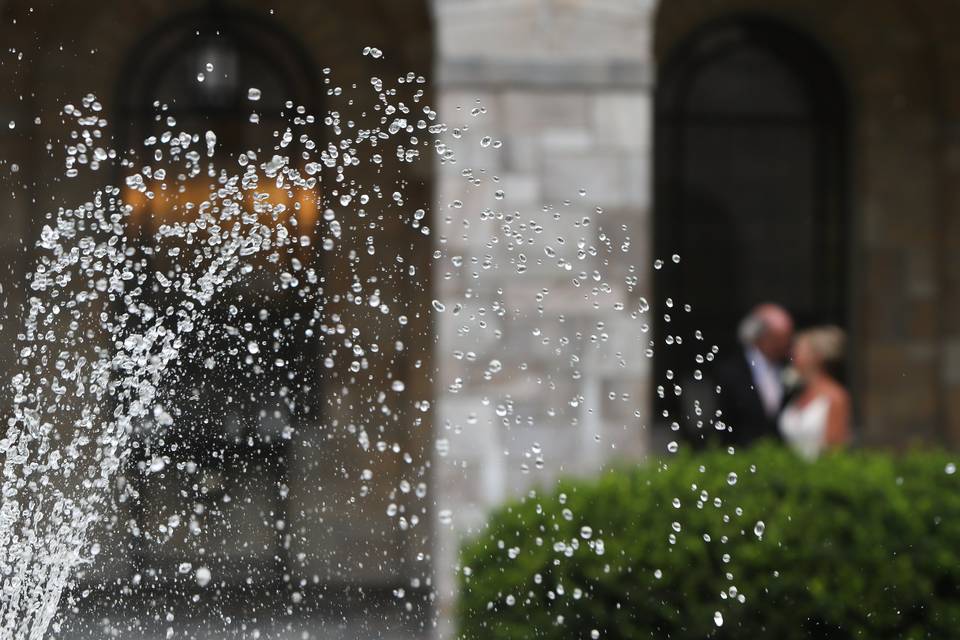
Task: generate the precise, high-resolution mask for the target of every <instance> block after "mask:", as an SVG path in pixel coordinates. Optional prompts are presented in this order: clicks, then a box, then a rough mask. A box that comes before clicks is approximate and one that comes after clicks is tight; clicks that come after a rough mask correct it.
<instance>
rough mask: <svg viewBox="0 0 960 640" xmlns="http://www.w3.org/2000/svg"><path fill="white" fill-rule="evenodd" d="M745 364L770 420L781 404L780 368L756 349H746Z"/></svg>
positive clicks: (781, 384)
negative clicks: (748, 366)
mask: <svg viewBox="0 0 960 640" xmlns="http://www.w3.org/2000/svg"><path fill="white" fill-rule="evenodd" d="M746 355H747V362H748V363H749V364H750V373H751V374H752V375H753V386H754V388H756V390H757V393H758V394H759V395H760V401H761V402H762V403H763V410H764V411H765V412H766V413H767V415H768V416H770V417H771V418H772V417H773V416H775V415H777V413H778V412H779V411H780V406H781V404H782V403H783V383H782V382H781V380H780V367H778V366H777V365H775V364H774V363H772V362H770V361H769V360H767V357H766V356H764V355H763V353H761V352H760V350H759V349H757V348H756V347H749V348H748V349H747V353H746Z"/></svg>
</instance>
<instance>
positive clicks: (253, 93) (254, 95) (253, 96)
mask: <svg viewBox="0 0 960 640" xmlns="http://www.w3.org/2000/svg"><path fill="white" fill-rule="evenodd" d="M260 96H261V92H260V89H257V88H256V87H250V88H249V89H247V100H250V101H251V102H256V101H258V100H259V99H260Z"/></svg>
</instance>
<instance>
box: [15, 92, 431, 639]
mask: <svg viewBox="0 0 960 640" xmlns="http://www.w3.org/2000/svg"><path fill="white" fill-rule="evenodd" d="M423 83H424V80H423V78H422V77H415V76H412V75H411V76H410V77H402V78H400V79H399V82H398V84H399V85H403V86H405V87H407V88H409V89H410V91H408V92H407V93H406V94H404V92H402V91H397V89H396V88H395V87H389V88H388V87H386V86H385V85H386V84H387V83H385V82H383V81H382V80H380V79H377V78H374V79H373V80H372V82H371V86H372V88H373V91H374V92H375V93H376V99H377V102H378V108H377V111H378V112H379V113H378V114H376V115H377V117H376V119H375V120H374V124H373V125H372V126H370V127H369V128H360V127H354V124H353V123H352V122H350V123H349V124H348V123H347V122H345V121H342V120H341V118H340V117H339V115H338V114H337V113H336V112H330V113H328V114H326V115H325V116H324V117H323V118H321V121H323V122H324V123H325V125H326V131H327V132H329V133H330V134H332V135H331V138H332V139H331V140H330V141H316V140H314V139H313V138H311V137H310V136H308V135H307V133H305V131H306V129H307V126H306V125H312V124H314V123H315V122H316V120H315V118H314V116H312V115H307V114H305V111H304V109H303V108H302V107H299V108H297V107H295V105H293V104H289V103H288V105H287V106H288V108H289V109H290V113H291V114H292V116H291V117H290V118H289V124H290V126H288V127H287V128H286V130H285V131H284V132H283V133H282V134H280V135H279V139H278V140H276V146H275V147H274V149H273V153H267V154H263V153H259V152H257V151H255V150H245V151H243V152H242V153H240V154H238V155H237V156H236V157H235V158H234V159H228V160H227V161H226V162H222V163H218V162H216V161H215V160H214V155H215V151H216V149H217V145H218V138H217V134H216V132H214V131H206V132H203V133H199V132H188V131H181V130H177V129H176V121H175V119H174V118H172V117H166V118H165V119H164V121H165V123H166V124H167V126H168V128H167V129H166V130H165V131H164V132H162V134H160V135H159V136H150V137H148V138H147V139H145V140H144V141H143V144H142V148H141V155H142V156H144V157H147V158H149V160H150V161H149V162H147V163H145V164H143V165H142V166H138V161H137V159H136V157H130V156H126V155H123V154H120V153H118V152H117V151H115V150H113V149H106V148H103V147H102V146H98V145H96V143H95V140H100V139H102V138H103V137H104V136H102V135H101V134H102V131H103V130H105V128H106V127H107V122H106V121H105V120H104V119H103V118H102V116H101V115H100V112H101V110H102V107H101V105H100V103H99V102H98V101H97V100H96V98H95V97H94V96H92V95H88V96H86V97H85V98H84V99H83V100H82V102H81V106H74V105H66V106H65V107H64V108H63V113H62V115H63V116H64V117H65V118H67V119H72V121H73V122H74V123H75V125H76V126H78V127H79V129H80V131H78V132H77V135H76V136H75V137H76V138H79V139H81V140H86V141H89V144H87V145H86V146H85V148H82V149H80V150H79V152H78V149H77V147H76V146H74V147H71V148H68V150H67V155H66V159H65V165H66V175H67V177H68V178H72V177H76V176H77V175H78V174H79V171H80V170H82V169H88V170H90V171H97V170H98V169H100V168H101V165H104V166H105V165H107V164H108V163H112V166H113V167H119V168H120V170H121V171H122V172H123V173H124V177H123V180H122V186H116V185H105V186H103V187H102V188H100V189H99V190H97V191H96V192H95V193H94V194H92V197H91V198H90V200H88V201H86V202H81V203H78V204H76V205H74V206H72V207H63V208H60V209H59V210H57V211H56V212H54V213H52V214H50V215H49V216H48V219H49V222H48V223H47V224H45V225H44V227H43V230H42V232H41V234H40V239H39V241H38V242H37V248H38V253H39V257H38V259H37V261H36V266H35V268H34V270H33V272H32V273H31V274H30V275H29V277H28V282H29V289H30V296H29V300H28V301H27V308H26V310H25V318H24V320H23V329H22V333H21V335H20V338H19V347H18V350H19V358H18V369H19V372H18V373H17V374H16V375H15V376H14V378H13V382H12V393H13V410H12V417H11V418H10V419H9V423H8V427H7V430H6V434H5V436H4V437H3V439H2V440H0V453H2V454H3V456H4V458H5V460H4V465H3V484H2V495H3V504H2V507H0V580H2V582H0V596H2V597H0V630H2V632H0V636H2V637H4V638H11V639H18V640H19V639H28V638H29V639H31V640H32V639H36V638H40V637H42V636H43V635H44V634H45V632H46V630H47V628H48V627H49V626H50V624H51V621H53V619H54V617H55V615H56V613H57V610H58V605H59V602H60V599H61V596H62V595H63V593H64V591H65V590H67V589H69V588H70V587H71V577H72V575H73V574H74V572H75V570H76V569H77V568H78V567H80V566H83V565H85V564H89V563H92V562H93V561H94V558H95V556H96V555H97V554H98V553H99V545H98V544H97V543H96V542H93V541H92V540H91V532H92V531H93V529H94V527H96V526H97V525H98V523H99V522H100V521H101V520H102V519H103V517H104V515H105V514H106V513H107V512H108V510H109V509H110V508H111V504H112V502H113V500H114V498H115V495H116V493H117V490H118V488H117V485H116V483H115V480H116V479H117V477H118V474H119V472H120V470H121V469H122V468H123V467H124V465H125V464H126V463H127V460H128V459H129V457H130V454H131V438H132V437H133V434H135V433H137V431H138V430H139V429H141V427H142V425H143V424H144V423H146V422H153V423H154V424H156V425H159V426H160V427H161V428H163V427H169V426H170V425H171V424H172V422H173V418H172V417H171V416H170V415H169V414H168V413H167V411H166V410H165V408H164V405H163V403H162V400H163V399H164V398H163V396H164V394H165V393H167V391H165V390H169V389H170V388H172V387H173V386H175V383H176V380H177V378H178V376H179V375H180V372H179V369H178V367H176V366H175V364H176V363H177V361H178V360H180V359H181V358H187V357H190V356H191V355H192V354H189V353H185V349H186V347H185V345H186V344H188V342H189V340H188V337H189V336H190V335H191V334H192V335H196V334H204V333H208V334H209V333H221V332H223V331H224V330H225V327H223V326H221V325H219V324H218V323H219V322H220V320H219V319H218V316H217V315H216V314H213V313H211V312H210V310H211V309H212V308H213V307H215V306H216V305H218V304H220V303H221V301H222V299H223V298H224V296H225V295H226V294H227V292H230V291H231V290H232V288H233V287H235V286H236V285H238V284H239V283H242V282H245V281H252V280H253V279H255V278H258V277H260V278H262V277H264V273H266V274H268V276H267V277H268V278H270V279H272V280H273V286H274V287H275V288H276V289H277V290H280V289H289V288H297V289H298V293H299V296H300V298H301V300H302V301H303V302H304V306H303V308H304V309H305V310H308V311H309V310H310V309H311V308H312V309H313V310H314V315H315V316H316V315H318V310H322V308H323V306H324V303H325V301H326V298H325V294H324V290H323V287H322V286H320V284H319V283H318V279H319V278H318V276H317V275H316V273H315V272H314V271H313V270H312V269H309V268H304V267H303V265H302V263H301V262H300V260H299V259H298V257H297V256H298V255H299V254H300V253H302V252H310V251H314V249H313V248H312V245H313V238H312V235H313V234H314V231H315V228H316V230H317V233H319V234H321V235H322V236H323V237H322V240H321V245H322V247H323V249H324V250H326V251H332V250H334V248H335V245H336V244H337V243H338V241H340V238H341V234H340V231H339V225H340V223H339V222H338V220H337V214H336V213H335V209H342V208H344V207H347V205H350V204H351V202H352V201H355V205H354V208H353V209H351V210H352V211H354V212H356V207H357V206H359V207H361V209H360V211H361V215H362V205H363V203H366V202H367V201H369V199H370V196H369V195H367V194H368V193H374V194H376V196H377V197H382V194H383V193H384V192H386V193H392V196H389V198H390V201H392V202H393V203H395V204H398V205H399V204H402V202H403V185H386V186H389V187H390V188H389V189H383V188H381V187H380V186H378V185H367V186H366V187H364V186H363V185H361V184H360V183H359V182H358V181H357V180H353V179H351V171H352V169H353V168H354V167H357V166H359V165H360V164H361V162H363V163H367V164H369V163H373V164H378V165H379V164H382V159H381V156H380V155H379V154H380V153H381V152H382V151H383V150H385V149H386V148H388V144H390V141H391V140H397V141H398V142H396V146H397V151H396V155H397V158H398V161H399V162H407V163H410V162H415V161H416V160H417V159H418V158H419V147H422V146H424V145H425V144H427V142H426V138H424V139H423V140H421V139H418V137H417V136H419V135H424V136H427V137H429V136H430V135H431V133H439V132H440V130H442V125H439V124H438V123H436V122H435V120H436V113H435V112H433V111H432V110H431V109H430V108H429V107H426V106H424V107H419V106H418V108H420V109H421V114H420V117H419V118H417V119H415V118H414V116H413V114H412V107H413V106H414V105H416V104H417V103H419V102H420V101H421V99H422V95H423V90H422V85H423ZM403 86H402V87H401V89H402V88H403ZM260 96H261V93H260V91H259V90H258V89H255V88H251V89H250V90H249V94H248V97H249V99H250V100H251V101H258V100H259V99H260ZM404 96H405V97H404ZM404 99H405V100H407V101H408V102H406V103H405V102H404V101H403V100H404ZM157 106H158V116H159V114H160V113H162V111H163V110H164V108H165V107H164V106H163V105H157ZM384 114H386V115H384ZM159 119H160V118H159V117H158V120H159ZM298 127H299V128H300V130H301V131H300V132H298V134H299V135H298V136H297V137H296V140H295V139H294V131H295V130H296V129H297V128H298ZM91 132H93V133H95V135H92V133H91ZM87 150H89V153H88V152H87ZM324 171H328V172H330V173H331V174H332V175H331V176H330V177H331V183H332V188H330V187H327V189H328V191H329V193H324V190H323V189H321V174H322V173H323V172H324ZM203 181H206V182H207V183H209V184H210V187H209V188H203V189H201V190H200V191H199V192H198V191H197V190H196V188H195V187H196V185H198V184H201V183H202V182H203ZM170 194H180V195H181V196H182V194H186V196H185V197H181V198H180V199H179V200H174V202H175V204H173V205H171V207H170V211H171V212H172V215H170V216H169V217H170V219H169V220H166V221H163V222H162V223H160V224H159V225H158V226H157V227H156V229H150V227H149V223H148V221H147V220H145V219H144V218H145V213H144V211H143V210H142V209H143V206H142V205H143V204H144V203H149V202H160V201H162V200H164V199H166V200H167V201H171V200H170V198H171V196H170ZM328 201H330V202H331V204H330V206H329V207H326V206H325V205H326V203H327V202H328ZM338 205H339V206H338ZM311 207H315V208H317V209H322V210H324V214H323V220H322V221H314V220H312V219H310V218H311V214H310V213H309V209H310V208H311ZM420 217H421V218H422V216H420ZM410 222H411V223H413V222H414V217H413V216H411V217H410ZM321 225H322V226H321ZM415 226H416V227H417V229H418V234H419V235H421V236H425V235H427V234H428V228H427V227H426V226H424V225H423V224H422V223H421V222H420V220H419V218H417V220H416V223H415ZM157 263H160V264H169V265H172V268H171V269H158V268H155V265H156V264H157ZM152 265H154V266H152ZM356 281H357V279H356V278H355V283H356ZM361 289H362V286H360V287H354V288H353V291H352V292H351V296H350V297H351V300H353V299H354V298H356V300H357V302H358V303H359V301H360V299H361V295H359V292H360V290H361ZM363 297H364V299H365V301H366V302H368V304H369V306H371V307H374V308H381V309H387V305H386V304H385V303H382V302H380V301H379V300H378V296H377V294H376V293H375V292H374V293H371V294H368V295H366V296H363ZM339 329H340V333H341V334H342V333H347V334H348V335H350V336H351V339H352V341H353V343H354V344H355V345H356V347H355V348H354V349H353V350H352V351H351V352H348V354H349V355H348V356H347V357H354V356H357V355H358V353H359V354H360V355H364V356H369V357H370V358H373V357H375V355H374V354H365V353H363V350H362V349H360V348H359V345H360V344H361V341H362V337H361V336H360V335H359V333H360V332H359V330H357V329H354V330H352V331H349V330H344V327H343V325H342V324H341V325H339ZM335 334H336V331H335ZM311 335H312V334H311ZM248 350H249V353H250V354H251V356H253V355H256V354H257V353H258V352H259V350H260V348H259V345H258V344H257V343H256V342H253V341H251V342H250V343H249V347H248ZM358 350H359V351H358ZM329 360H330V358H328V361H329ZM251 362H253V360H251ZM275 364H276V365H277V366H282V365H283V364H284V363H283V362H281V361H280V360H279V359H278V361H277V362H276V363H275ZM251 366H258V365H257V364H256V363H254V364H252V365H251ZM328 366H330V365H329V363H328ZM401 384H402V383H401ZM397 388H398V385H397V383H394V389H397ZM400 388H402V387H400ZM288 435H289V434H288ZM158 464H159V463H158ZM196 581H197V582H198V583H200V584H201V585H203V584H205V583H209V582H210V571H209V569H207V568H205V567H204V568H200V569H198V571H197V573H196Z"/></svg>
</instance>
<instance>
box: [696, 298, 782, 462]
mask: <svg viewBox="0 0 960 640" xmlns="http://www.w3.org/2000/svg"><path fill="white" fill-rule="evenodd" d="M739 337H740V344H741V346H742V348H741V349H740V350H739V352H738V353H734V354H733V355H732V356H731V357H730V358H728V359H726V360H724V361H722V362H720V363H719V364H718V365H717V367H716V369H715V370H714V372H713V379H714V381H715V382H716V384H717V386H718V387H719V391H718V395H717V408H718V409H719V415H718V416H716V417H715V418H714V421H715V426H717V427H718V431H719V432H720V434H721V440H722V441H723V443H724V444H729V445H738V446H744V445H748V444H750V443H752V442H754V441H755V440H758V439H760V438H766V437H773V438H778V437H779V430H778V428H777V420H778V418H779V416H780V411H781V410H782V409H783V406H784V405H785V404H786V400H787V391H786V388H785V386H784V382H783V375H782V373H783V367H784V365H785V364H786V362H787V359H788V358H789V356H790V345H791V342H792V341H793V319H792V318H791V317H790V314H789V313H787V311H786V310H785V309H784V308H783V307H780V306H779V305H776V304H772V303H766V304H761V305H759V306H757V307H755V308H754V309H753V310H752V311H751V312H750V313H749V314H748V315H747V317H746V318H744V319H743V320H742V321H741V323H740V336H739ZM720 423H722V425H721V424H720ZM721 426H722V428H721Z"/></svg>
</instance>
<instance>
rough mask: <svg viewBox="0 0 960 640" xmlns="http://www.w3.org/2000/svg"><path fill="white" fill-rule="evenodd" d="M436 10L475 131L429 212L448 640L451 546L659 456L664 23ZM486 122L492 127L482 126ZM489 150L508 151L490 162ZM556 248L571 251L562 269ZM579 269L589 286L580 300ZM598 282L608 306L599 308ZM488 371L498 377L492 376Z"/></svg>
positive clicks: (581, 13) (438, 4)
mask: <svg viewBox="0 0 960 640" xmlns="http://www.w3.org/2000/svg"><path fill="white" fill-rule="evenodd" d="M433 7H434V20H435V29H436V39H437V43H438V45H437V46H438V51H437V62H436V66H437V68H436V72H435V75H436V77H437V87H436V92H437V95H438V101H439V112H440V114H441V118H442V119H444V121H445V122H446V123H447V124H448V125H449V126H450V127H459V128H464V127H467V128H468V130H467V131H464V132H462V137H461V138H459V139H453V138H451V139H450V140H449V143H450V145H451V147H452V148H454V149H455V150H456V151H457V161H456V163H441V164H439V166H438V167H437V171H438V178H437V194H436V205H435V208H434V236H435V237H434V241H435V243H436V247H437V248H438V250H439V251H440V252H441V258H440V259H439V260H438V261H437V262H436V264H435V267H434V283H435V291H436V296H437V297H438V298H439V299H440V301H441V302H443V303H444V305H445V306H446V309H447V310H446V311H445V312H444V313H440V314H438V315H437V317H436V322H437V346H436V350H435V356H436V357H435V360H436V363H437V375H436V378H437V379H436V397H437V411H436V415H435V418H434V422H435V430H436V438H437V442H438V451H437V452H436V453H435V456H434V487H435V489H434V496H435V497H436V500H437V509H438V514H439V515H438V522H437V533H436V552H435V557H434V566H435V567H436V573H437V594H438V600H439V602H438V612H437V613H438V619H439V621H440V625H441V634H440V635H441V636H442V637H449V633H450V625H451V622H452V618H453V608H452V607H453V604H454V601H455V590H456V579H457V573H458V572H459V570H460V568H459V567H458V564H457V555H456V554H457V549H458V547H459V545H460V543H461V541H462V540H463V539H465V538H468V537H471V536H475V535H477V534H478V533H479V532H480V531H481V529H482V524H483V522H484V519H485V516H486V515H487V513H488V511H489V510H490V509H491V508H492V507H493V506H494V505H496V504H498V503H500V502H502V501H503V500H505V499H508V498H511V497H516V496H518V495H521V494H523V493H525V492H526V491H527V490H528V489H530V488H531V487H536V486H549V484H550V483H551V481H552V480H553V479H554V478H556V477H557V476H558V475H562V474H576V473H596V472H597V471H599V470H600V469H601V468H602V467H603V465H604V463H605V462H607V461H609V460H614V459H624V458H626V459H636V458H638V457H640V456H642V455H643V454H644V453H645V452H646V450H647V437H648V434H647V432H646V424H647V421H648V415H647V413H648V404H649V403H648V398H649V394H650V381H649V360H648V359H647V358H646V356H645V350H646V348H647V343H648V341H649V339H650V337H651V336H650V335H649V334H647V333H644V331H643V329H642V325H643V323H644V319H643V318H640V317H639V316H637V317H631V313H630V310H634V311H636V310H637V308H638V306H640V305H641V301H640V297H641V295H644V294H647V295H648V289H649V286H648V282H649V280H648V278H649V272H650V269H651V267H650V265H651V262H652V258H651V256H650V255H649V247H648V232H647V229H648V227H649V225H650V220H649V208H650V196H651V192H650V169H651V167H650V161H651V140H652V136H651V131H650V127H651V121H652V114H651V106H652V103H651V86H652V84H651V83H652V79H653V74H652V59H651V57H650V51H649V39H648V35H649V27H650V25H651V24H652V22H651V18H652V14H651V11H652V9H653V6H652V3H650V2H643V1H637V0H607V1H602V2H597V1H591V2H586V1H582V2H580V1H571V0H566V1H563V0H551V1H547V2H534V1H495V0H494V1H490V2H467V1H461V0H436V1H435V2H434V5H433ZM475 107H480V108H482V109H483V112H482V113H480V114H479V115H477V116H472V115H470V112H471V110H472V109H474V108H475ZM485 136H491V137H492V138H493V139H494V140H499V141H502V147H501V148H499V149H494V148H493V147H492V146H491V147H484V146H483V144H482V143H481V140H482V139H483V138H484V137H485ZM465 170H469V172H468V173H469V175H470V176H472V177H474V178H478V179H479V183H471V181H470V180H468V179H465V177H464V174H463V172H464V171H465ZM497 190H502V191H503V198H502V200H498V199H497V198H496V196H494V195H493V194H494V193H495V192H496V191H497ZM455 201H460V202H462V203H463V206H462V207H459V208H458V207H457V206H456V205H451V203H454V202H455ZM598 207H599V208H600V212H599V213H598V212H597V208H598ZM485 209H486V210H488V211H489V214H488V215H487V216H484V214H483V211H484V210H485ZM484 217H488V218H490V219H489V220H486V221H485V220H484ZM583 218H589V221H588V224H587V225H583V224H582V220H583ZM537 225H540V226H542V228H543V231H542V232H540V233H537V232H536V231H534V230H533V229H534V228H535V227H537ZM513 234H516V236H514V235H513ZM557 237H564V238H565V239H566V241H567V242H566V245H565V248H562V251H558V255H557V256H556V257H553V256H548V255H547V254H546V253H545V251H548V249H547V247H548V246H551V245H552V246H553V248H555V249H556V248H558V245H557V243H556V238H557ZM580 239H582V240H583V241H584V246H586V247H597V248H599V249H600V251H599V253H598V256H597V257H596V258H592V259H585V260H582V261H581V260H579V259H578V258H577V257H576V255H575V254H576V246H575V245H576V241H577V240H580ZM605 242H609V243H610V244H611V246H613V248H614V250H613V251H611V252H605V250H604V244H605ZM625 242H627V243H628V244H629V245H630V247H629V250H628V251H623V250H622V249H621V247H622V245H623V244H624V243H625ZM521 254H522V257H521ZM561 257H562V258H566V259H567V260H568V261H569V263H570V265H571V269H570V270H569V271H568V270H565V268H564V267H563V266H558V260H559V259H560V258H561ZM524 259H525V262H524ZM602 262H605V264H601V263H602ZM458 265H462V266H458ZM518 265H524V266H525V267H526V269H525V270H524V269H522V268H521V269H518ZM594 269H596V270H598V271H600V272H601V273H602V274H603V275H602V278H601V279H600V280H602V282H600V281H594V280H593V279H592V273H593V270H594ZM521 271H522V272H521ZM581 271H584V272H586V273H587V274H588V277H587V278H585V279H584V281H583V282H582V284H581V285H580V286H577V285H576V284H575V282H574V281H575V280H577V279H579V278H578V276H579V274H580V272H581ZM628 281H629V282H630V283H631V284H632V286H628V285H627V284H626V283H627V282H628ZM604 283H606V284H609V285H610V291H609V292H608V293H606V294H603V293H601V294H599V295H597V294H595V293H594V292H592V291H591V290H592V289H593V287H598V286H601V285H602V284H604ZM616 302H621V303H622V304H623V305H624V307H625V309H626V311H624V312H619V313H618V312H617V311H616V310H615V309H614V308H613V307H614V305H615V304H616ZM458 303H460V304H463V309H462V310H461V311H460V312H459V314H457V315H455V314H453V313H451V311H450V310H451V308H452V307H453V306H454V305H456V304H458ZM595 303H596V306H595ZM484 320H485V321H486V326H485V327H484V326H483V321H484ZM603 336H606V338H604V337H603ZM564 339H567V340H568V341H569V344H564ZM470 352H472V353H473V355H472V356H467V355H465V356H464V357H463V358H462V359H461V358H460V354H461V353H463V354H469V353H470ZM492 361H498V362H499V364H498V365H494V367H493V368H494V369H499V371H498V372H497V373H495V374H493V375H489V374H487V375H486V376H485V372H489V371H490V370H491V367H490V363H491V362H492ZM571 362H573V364H571Z"/></svg>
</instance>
